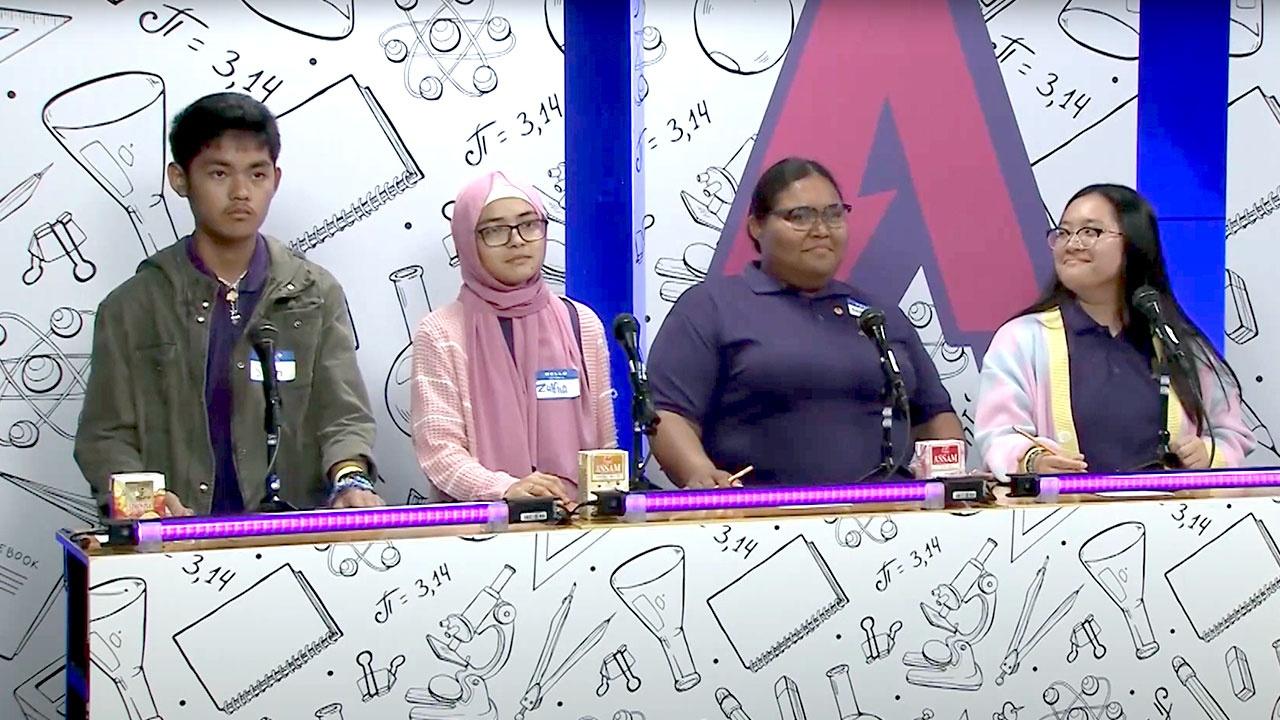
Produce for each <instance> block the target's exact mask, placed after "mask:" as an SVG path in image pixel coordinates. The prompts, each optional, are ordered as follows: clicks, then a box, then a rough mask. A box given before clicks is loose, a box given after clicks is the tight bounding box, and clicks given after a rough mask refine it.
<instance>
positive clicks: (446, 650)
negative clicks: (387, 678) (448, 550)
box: [405, 565, 516, 720]
mask: <svg viewBox="0 0 1280 720" xmlns="http://www.w3.org/2000/svg"><path fill="white" fill-rule="evenodd" d="M515 573H516V569H515V568H513V567H511V566H510V565H504V566H503V567H502V569H501V570H499V571H498V575H497V577H495V578H494V580H493V582H491V583H489V584H488V585H486V586H485V587H482V588H480V591H479V592H477V593H476V596H475V597H474V598H473V599H472V600H471V603H470V604H468V605H467V607H466V609H464V610H463V611H462V612H461V613H450V614H449V615H448V616H447V617H445V619H444V620H441V621H440V626H441V627H442V628H444V633H443V636H444V638H443V639H441V638H437V637H436V636H435V635H428V636H427V645H428V646H430V647H431V652H432V653H433V654H434V655H435V656H436V657H437V658H439V659H440V660H443V661H444V662H447V663H449V664H451V665H456V666H458V667H459V670H457V671H456V672H455V673H454V674H453V675H444V674H440V675H436V676H434V677H432V678H431V680H430V681H429V682H428V683H427V687H426V688H410V689H409V691H408V692H407V693H405V700H407V701H409V703H411V704H413V705H414V706H416V707H414V708H413V709H412V710H410V711H409V717H410V718H411V720H440V719H444V718H471V719H472V720H496V718H497V716H498V711H497V708H496V707H495V706H494V704H493V700H492V699H491V698H490V697H489V686H488V684H487V682H486V681H487V680H489V679H490V678H492V677H493V676H494V675H495V674H497V672H498V671H499V670H501V669H502V668H503V667H504V666H505V665H506V664H507V660H508V659H509V658H510V657H511V645H512V641H513V639H514V635H515V626H514V623H515V620H516V608H515V606H514V605H512V604H511V603H509V602H507V601H506V600H503V599H502V589H503V588H504V587H506V585H507V582H508V581H510V580H511V577H512V576H513V575H515ZM483 635H492V636H493V641H494V646H493V647H494V649H493V652H492V654H491V655H490V656H489V657H488V658H487V659H486V658H484V657H483V656H482V655H481V654H480V653H479V652H465V653H464V652H463V651H464V650H469V649H470V647H468V648H463V646H464V645H466V646H470V645H471V643H473V642H475V641H476V640H478V639H479V638H480V637H481V636H483Z"/></svg>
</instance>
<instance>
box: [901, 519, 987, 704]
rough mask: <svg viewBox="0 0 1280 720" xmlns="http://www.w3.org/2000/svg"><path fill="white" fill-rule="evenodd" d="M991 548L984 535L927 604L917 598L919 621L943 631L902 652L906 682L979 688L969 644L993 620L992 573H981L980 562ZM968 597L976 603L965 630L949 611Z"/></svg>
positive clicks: (979, 672) (983, 634) (983, 569)
mask: <svg viewBox="0 0 1280 720" xmlns="http://www.w3.org/2000/svg"><path fill="white" fill-rule="evenodd" d="M995 549H996V541H995V540H992V539H990V538H987V541H986V542H985V543H983V544H982V548H981V549H980V550H978V553H977V554H976V555H974V556H973V557H972V558H970V559H969V560H968V561H966V562H965V564H964V566H963V567H961V568H960V571H959V572H957V573H956V576H955V578H954V579H952V581H951V582H950V583H945V584H942V585H938V586H937V587H935V588H934V589H933V605H928V604H925V603H920V611H921V612H922V613H924V618H925V620H926V621H928V623H929V624H930V625H932V626H934V627H936V628H938V629H939V630H945V631H946V632H947V637H946V638H945V639H944V640H928V641H926V642H925V643H924V647H923V648H921V650H922V652H918V653H916V652H908V653H907V654H906V655H904V656H903V658H902V661H903V663H904V664H905V665H906V666H907V667H908V668H911V669H909V670H907V682H909V683H911V684H912V685H920V686H922V687H932V688H942V689H947V690H977V689H979V688H980V687H982V668H980V667H978V661H977V659H976V658H975V657H974V654H973V644H974V643H977V642H979V641H981V640H982V638H984V637H986V634H987V633H988V632H989V631H990V630H991V624H992V621H994V620H995V612H996V577H995V575H992V574H991V573H989V572H987V569H986V566H985V563H986V562H987V560H988V559H989V558H990V557H991V553H992V551H994V550H995ZM972 602H976V603H977V604H978V609H979V616H978V620H977V622H976V623H974V624H973V627H972V628H970V629H968V630H965V629H963V628H962V627H961V625H960V622H959V620H958V618H955V617H953V614H954V613H957V612H958V611H959V610H960V609H961V608H963V607H964V606H966V605H968V604H969V603H972Z"/></svg>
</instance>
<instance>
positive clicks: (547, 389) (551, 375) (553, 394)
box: [533, 368, 582, 400]
mask: <svg viewBox="0 0 1280 720" xmlns="http://www.w3.org/2000/svg"><path fill="white" fill-rule="evenodd" d="M533 388H534V391H535V392H536V393H537V398H538V399H539V400H567V399H570V398H576V397H578V396H579V395H581V394H582V383H581V381H580V380H579V379H578V371H577V370H574V369H573V368H565V369H560V370H540V371H539V372H538V374H537V375H535V376H534V379H533Z"/></svg>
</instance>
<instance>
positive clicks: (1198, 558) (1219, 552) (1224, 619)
mask: <svg viewBox="0 0 1280 720" xmlns="http://www.w3.org/2000/svg"><path fill="white" fill-rule="evenodd" d="M1164 577H1165V579H1166V580H1167V581H1168V582H1169V587H1170V588H1171V589H1172V590H1173V596H1174V599H1176V600H1177V601H1178V604H1179V605H1181V606H1182V611H1183V612H1184V613H1186V615H1187V619H1188V620H1190V621H1191V627H1192V628H1194V629H1195V631H1196V635H1197V636H1198V637H1199V638H1200V639H1201V640H1204V641H1205V642H1208V641H1210V640H1212V639H1214V638H1215V637H1217V636H1218V635H1220V634H1221V633H1222V631H1223V630H1226V629H1227V628H1229V627H1231V626H1232V625H1233V624H1235V622H1236V621H1237V620H1239V619H1240V618H1242V617H1244V616H1245V615H1247V614H1248V613H1249V612H1250V611H1251V610H1253V609H1254V608H1256V607H1258V606H1259V605H1261V604H1262V603H1263V602H1264V601H1266V599H1267V598H1269V597H1271V595H1273V594H1274V593H1275V592H1276V590H1277V589H1278V588H1280V551H1277V549H1276V542H1275V540H1274V539H1272V537H1271V533H1270V532H1268V531H1267V527H1266V526H1265V525H1263V524H1262V521H1261V520H1259V519H1258V518H1256V517H1254V515H1253V513H1249V514H1248V515H1245V516H1244V517H1242V518H1240V519H1239V520H1237V521H1236V523H1235V524H1234V525H1232V526H1231V527H1229V528H1227V529H1226V530H1225V531H1223V533H1222V534H1221V535H1219V536H1218V537H1216V538H1214V539H1212V540H1210V541H1209V542H1208V543H1206V544H1205V546H1204V547H1202V548H1200V549H1199V550H1197V551H1195V552H1194V553H1192V554H1191V555H1190V556H1188V557H1187V558H1186V559H1185V560H1183V561H1182V562H1180V563H1178V564H1177V565H1174V566H1173V567H1172V568H1170V569H1169V571H1168V572H1166V573H1165V574H1164Z"/></svg>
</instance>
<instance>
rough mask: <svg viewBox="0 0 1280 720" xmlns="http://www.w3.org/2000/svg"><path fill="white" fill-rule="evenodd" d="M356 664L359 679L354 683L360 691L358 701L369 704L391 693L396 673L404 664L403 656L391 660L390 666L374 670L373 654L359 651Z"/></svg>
mask: <svg viewBox="0 0 1280 720" xmlns="http://www.w3.org/2000/svg"><path fill="white" fill-rule="evenodd" d="M356 664H357V665H359V666H360V679H359V680H357V681H356V687H358V688H359V689H360V699H361V700H362V701H364V702H369V701H370V700H372V699H374V698H379V697H382V696H383V695H386V694H387V693H389V692H391V688H393V687H395V684H396V673H397V672H398V671H399V670H400V666H401V665H403V664H404V655H397V656H395V657H394V658H392V659H391V664H390V665H388V666H387V667H385V668H374V667H373V653H372V652H370V651H368V650H361V651H360V654H359V655H356Z"/></svg>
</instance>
